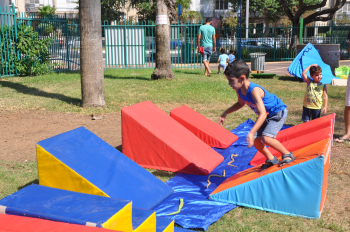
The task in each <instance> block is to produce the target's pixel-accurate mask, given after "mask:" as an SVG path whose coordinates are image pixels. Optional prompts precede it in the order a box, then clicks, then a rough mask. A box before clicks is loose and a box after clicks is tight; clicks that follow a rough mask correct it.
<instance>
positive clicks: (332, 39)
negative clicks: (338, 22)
mask: <svg viewBox="0 0 350 232" xmlns="http://www.w3.org/2000/svg"><path fill="white" fill-rule="evenodd" d="M330 44H333V20H332V22H331V43H330Z"/></svg>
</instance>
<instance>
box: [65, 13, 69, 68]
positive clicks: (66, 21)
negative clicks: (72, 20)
mask: <svg viewBox="0 0 350 232" xmlns="http://www.w3.org/2000/svg"><path fill="white" fill-rule="evenodd" d="M64 19H65V23H66V47H67V60H68V70H69V71H70V60H69V46H68V20H67V14H66V13H64Z"/></svg>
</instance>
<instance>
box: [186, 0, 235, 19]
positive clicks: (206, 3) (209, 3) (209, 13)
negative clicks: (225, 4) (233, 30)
mask: <svg viewBox="0 0 350 232" xmlns="http://www.w3.org/2000/svg"><path fill="white" fill-rule="evenodd" d="M214 1H215V0H214ZM190 10H191V11H198V12H200V13H201V15H202V18H208V17H213V16H223V17H227V16H228V15H229V13H230V12H231V8H230V3H229V9H227V10H217V9H216V10H214V11H213V0H192V4H191V8H190Z"/></svg>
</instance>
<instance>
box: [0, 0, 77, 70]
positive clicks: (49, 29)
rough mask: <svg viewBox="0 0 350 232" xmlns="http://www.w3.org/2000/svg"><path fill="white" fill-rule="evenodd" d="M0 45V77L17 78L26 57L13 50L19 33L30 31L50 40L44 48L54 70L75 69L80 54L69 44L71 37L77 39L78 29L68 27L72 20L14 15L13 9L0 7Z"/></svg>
mask: <svg viewBox="0 0 350 232" xmlns="http://www.w3.org/2000/svg"><path fill="white" fill-rule="evenodd" d="M0 24H1V27H0V42H1V48H0V50H1V51H0V52H1V64H0V65H1V66H0V72H1V76H14V75H18V74H19V73H18V70H17V64H18V63H19V62H20V61H22V60H23V59H24V58H25V55H23V54H20V53H19V52H18V50H17V49H16V42H17V40H18V34H19V32H20V31H26V30H28V29H29V30H30V31H33V32H35V33H36V35H37V37H38V39H40V40H44V39H47V38H50V40H51V44H50V46H49V47H48V48H47V49H48V51H49V56H50V60H51V63H52V64H55V66H54V67H53V68H54V69H55V70H56V71H66V70H74V69H78V68H76V66H79V52H77V51H76V50H77V49H74V48H75V47H74V45H72V40H73V38H76V37H77V36H79V30H77V29H79V27H76V25H74V26H73V28H72V26H71V21H70V20H69V19H67V17H66V16H65V15H64V16H56V15H54V16H44V15H41V14H38V13H20V12H17V13H16V12H15V8H14V6H13V5H12V7H0Z"/></svg>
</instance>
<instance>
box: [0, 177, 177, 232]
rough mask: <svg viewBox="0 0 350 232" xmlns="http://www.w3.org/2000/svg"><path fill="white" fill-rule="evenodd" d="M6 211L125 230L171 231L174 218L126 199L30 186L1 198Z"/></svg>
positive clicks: (137, 231)
mask: <svg viewBox="0 0 350 232" xmlns="http://www.w3.org/2000/svg"><path fill="white" fill-rule="evenodd" d="M0 207H1V208H2V211H4V212H5V214H12V215H18V216H28V217H34V218H42V219H46V220H52V221H59V222H66V223H72V224H77V225H86V226H90V227H99V228H105V229H111V230H117V231H125V232H131V231H134V232H143V231H156V230H157V231H163V232H171V231H174V221H173V220H170V219H166V218H160V217H156V213H155V211H151V210H145V209H139V208H133V207H132V202H131V201H129V200H121V199H116V198H110V197H103V196H96V195H91V194H84V193H77V192H72V191H67V190H61V189H56V188H50V187H45V186H40V185H35V184H32V185H29V186H27V187H25V188H23V189H21V190H19V191H17V192H15V193H13V194H12V195H9V196H7V197H5V198H3V199H1V200H0Z"/></svg>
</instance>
